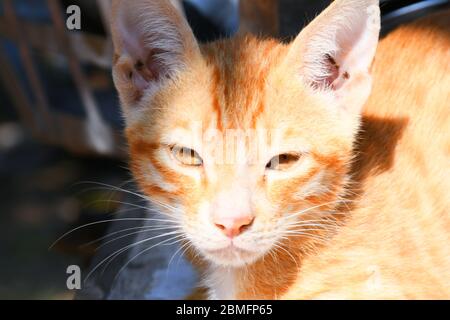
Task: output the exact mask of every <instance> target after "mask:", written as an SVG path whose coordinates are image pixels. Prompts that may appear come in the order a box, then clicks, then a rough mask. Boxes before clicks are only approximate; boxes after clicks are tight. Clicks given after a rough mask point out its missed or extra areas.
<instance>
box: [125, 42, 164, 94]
mask: <svg viewBox="0 0 450 320" xmlns="http://www.w3.org/2000/svg"><path fill="white" fill-rule="evenodd" d="M145 51H146V52H145V56H146V58H145V59H140V58H137V59H135V58H133V60H134V61H135V63H134V65H133V69H132V71H130V74H129V77H130V79H131V80H132V81H133V83H134V85H135V87H136V89H138V90H145V89H147V88H148V86H149V85H150V83H151V82H156V81H158V80H160V78H161V77H162V76H163V67H162V65H161V62H160V61H159V59H158V55H159V54H160V53H158V52H157V51H156V50H145Z"/></svg>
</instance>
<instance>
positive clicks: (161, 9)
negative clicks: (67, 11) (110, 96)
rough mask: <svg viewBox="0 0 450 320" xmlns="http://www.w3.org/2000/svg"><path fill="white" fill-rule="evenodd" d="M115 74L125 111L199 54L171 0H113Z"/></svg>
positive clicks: (187, 27)
mask: <svg viewBox="0 0 450 320" xmlns="http://www.w3.org/2000/svg"><path fill="white" fill-rule="evenodd" d="M111 32H112V37H113V43H114V61H113V64H114V66H113V78H114V83H115V85H116V87H117V90H118V91H119V95H120V99H121V102H122V106H123V109H124V112H125V115H127V113H128V112H129V111H131V110H132V109H134V108H139V107H141V105H140V102H141V100H142V98H143V97H144V96H146V95H151V94H152V93H154V92H155V91H157V90H158V88H160V87H161V85H163V84H164V82H165V81H167V79H169V78H172V77H174V76H176V74H177V72H179V71H180V70H182V69H183V68H185V67H186V66H187V64H188V63H189V62H190V61H192V60H193V59H195V57H197V56H198V55H199V54H200V51H199V47H198V44H197V41H196V40H195V37H194V34H193V33H192V30H191V28H190V27H189V25H188V23H187V22H186V20H185V19H184V18H183V17H182V14H181V13H180V12H179V11H178V10H177V9H175V7H174V6H173V5H172V4H171V3H170V1H168V0H133V1H125V0H113V5H112V19H111Z"/></svg>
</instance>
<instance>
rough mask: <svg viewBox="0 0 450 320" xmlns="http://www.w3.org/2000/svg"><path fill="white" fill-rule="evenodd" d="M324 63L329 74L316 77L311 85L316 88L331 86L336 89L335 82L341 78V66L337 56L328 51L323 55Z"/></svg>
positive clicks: (324, 67)
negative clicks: (336, 58)
mask: <svg viewBox="0 0 450 320" xmlns="http://www.w3.org/2000/svg"><path fill="white" fill-rule="evenodd" d="M322 65H323V69H324V70H325V71H326V75H327V76H325V77H322V78H319V79H315V80H314V81H312V83H311V85H312V87H313V88H314V89H323V88H331V89H333V90H334V89H335V82H336V80H338V78H339V72H340V66H339V65H338V63H337V62H336V60H335V58H334V57H332V56H331V55H330V54H328V53H327V54H325V55H324V56H323V61H322Z"/></svg>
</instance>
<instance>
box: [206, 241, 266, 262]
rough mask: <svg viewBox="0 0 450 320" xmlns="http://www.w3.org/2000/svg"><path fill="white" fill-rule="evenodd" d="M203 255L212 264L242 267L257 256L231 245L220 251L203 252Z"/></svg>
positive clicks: (252, 252) (254, 253)
mask: <svg viewBox="0 0 450 320" xmlns="http://www.w3.org/2000/svg"><path fill="white" fill-rule="evenodd" d="M205 253H206V255H207V256H208V258H209V259H210V260H212V261H213V262H215V263H217V264H220V265H228V266H242V265H245V264H248V263H251V262H253V261H255V260H256V258H257V257H258V256H259V254H258V253H256V252H254V251H250V250H247V249H242V248H239V247H237V246H236V245H234V244H233V243H231V244H230V245H228V246H226V247H223V248H220V249H210V250H205Z"/></svg>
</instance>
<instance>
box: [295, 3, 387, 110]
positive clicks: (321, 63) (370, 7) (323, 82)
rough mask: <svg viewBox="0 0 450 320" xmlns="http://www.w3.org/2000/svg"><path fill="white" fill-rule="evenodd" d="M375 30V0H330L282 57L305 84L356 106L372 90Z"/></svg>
mask: <svg viewBox="0 0 450 320" xmlns="http://www.w3.org/2000/svg"><path fill="white" fill-rule="evenodd" d="M379 31H380V10H379V1H378V0H335V1H334V2H333V3H332V4H331V5H330V6H329V7H328V8H327V9H326V10H325V11H324V12H323V13H322V14H320V15H319V16H318V17H317V18H316V19H314V20H313V22H311V23H310V24H309V25H308V26H307V27H306V28H305V29H304V30H303V31H302V32H301V33H300V34H299V35H298V36H297V38H296V39H295V40H294V42H293V43H292V45H291V48H290V51H289V53H288V58H287V60H286V62H287V66H289V69H291V70H293V68H292V66H297V68H295V69H294V70H295V72H296V74H297V75H300V76H301V78H302V79H303V81H304V82H305V84H306V85H308V86H310V87H312V88H313V89H314V90H318V91H321V92H323V91H326V92H329V93H331V94H332V95H333V96H334V97H335V98H336V99H337V102H338V104H339V105H342V106H344V107H345V108H348V109H349V110H351V111H353V112H360V110H361V108H362V106H363V105H364V103H365V102H366V100H367V98H368V96H369V94H370V90H371V85H372V81H371V76H370V67H371V64H372V61H373V58H374V55H375V51H376V48H377V44H378V37H379Z"/></svg>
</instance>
